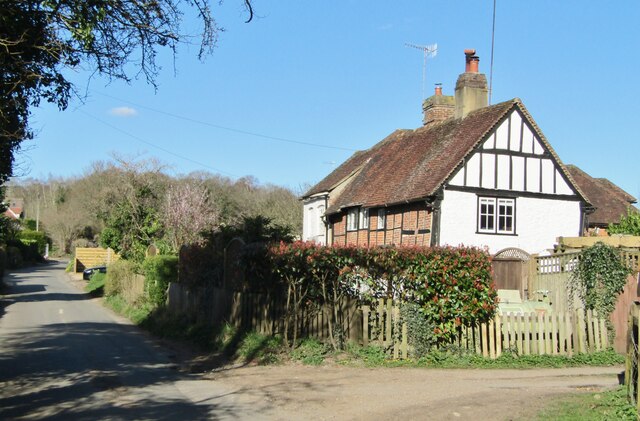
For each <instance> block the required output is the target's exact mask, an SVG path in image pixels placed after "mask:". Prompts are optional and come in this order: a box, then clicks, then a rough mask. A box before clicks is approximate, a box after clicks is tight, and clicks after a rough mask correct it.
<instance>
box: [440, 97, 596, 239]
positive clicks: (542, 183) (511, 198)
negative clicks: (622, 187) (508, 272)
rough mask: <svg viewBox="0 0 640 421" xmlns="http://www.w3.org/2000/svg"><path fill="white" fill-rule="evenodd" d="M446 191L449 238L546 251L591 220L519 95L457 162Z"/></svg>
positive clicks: (444, 226)
mask: <svg viewBox="0 0 640 421" xmlns="http://www.w3.org/2000/svg"><path fill="white" fill-rule="evenodd" d="M443 198H444V200H443V202H442V203H443V204H442V218H441V221H440V223H441V225H440V241H441V242H442V243H443V244H460V243H464V244H484V245H486V246H488V247H489V248H490V250H492V251H497V250H500V249H503V248H506V247H518V248H521V249H525V250H529V251H540V250H543V249H544V248H548V247H550V245H551V244H553V242H554V241H555V238H556V237H558V236H561V235H572V236H576V235H580V233H581V230H582V224H583V223H584V220H583V214H584V211H585V209H584V207H585V203H586V201H585V199H584V197H583V195H582V194H581V192H580V191H579V190H578V189H577V188H576V187H575V186H574V184H573V182H572V180H571V179H570V176H569V175H568V173H567V171H566V169H564V167H563V165H562V163H561V162H560V160H559V159H558V157H557V155H556V154H555V152H554V151H553V149H552V148H551V146H550V145H549V143H548V142H547V141H546V139H545V138H544V136H543V135H542V134H541V133H540V131H539V130H538V128H537V126H536V125H535V123H533V121H532V118H531V117H530V115H529V113H528V112H527V111H526V109H525V108H524V106H523V105H522V104H521V103H520V102H519V101H515V102H514V107H513V109H512V110H510V111H509V112H508V113H507V114H506V115H505V116H504V117H503V118H502V119H501V120H500V121H499V122H498V123H497V125H496V126H495V127H494V128H493V129H492V130H491V131H489V132H488V133H487V134H486V135H485V136H484V137H483V138H482V139H480V140H479V142H478V145H477V146H476V147H474V148H473V149H472V150H471V151H470V153H469V155H468V156H467V157H465V158H464V159H463V160H462V162H461V163H459V164H458V168H457V169H456V170H455V171H454V173H453V174H452V176H451V177H450V179H449V180H448V181H446V182H445V183H444V189H443ZM471 210H473V212H471Z"/></svg>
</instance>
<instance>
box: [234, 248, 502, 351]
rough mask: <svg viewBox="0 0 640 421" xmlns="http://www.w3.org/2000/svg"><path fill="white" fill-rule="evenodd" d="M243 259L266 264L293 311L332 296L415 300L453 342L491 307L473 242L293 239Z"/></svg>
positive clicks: (486, 262)
mask: <svg viewBox="0 0 640 421" xmlns="http://www.w3.org/2000/svg"><path fill="white" fill-rule="evenodd" d="M247 258H248V259H250V260H251V261H250V262H246V263H245V267H250V268H257V269H258V270H257V272H260V271H262V270H264V266H265V265H267V266H270V268H271V270H272V271H273V272H274V273H275V274H276V275H277V277H278V278H279V280H280V282H281V283H282V284H283V285H284V286H285V288H287V290H288V291H289V296H290V297H293V299H294V303H295V305H296V307H295V308H292V309H291V311H293V312H296V313H300V312H304V310H305V309H304V308H303V307H307V306H314V305H326V304H329V305H333V306H336V305H337V304H338V303H336V302H335V301H336V297H338V298H339V297H344V296H350V297H354V298H358V299H360V300H361V301H365V302H366V301H372V300H374V299H375V298H379V297H393V298H394V299H395V300H397V301H399V302H410V303H416V304H417V305H418V306H419V310H420V312H421V313H422V314H423V315H424V316H425V318H426V319H427V320H428V321H430V322H431V323H433V334H434V336H435V338H436V339H437V340H438V341H439V342H443V341H444V342H447V341H453V340H454V339H455V337H456V335H457V333H459V331H460V328H461V326H463V325H474V324H477V323H483V322H486V321H488V320H490V319H491V318H492V317H493V315H494V313H495V309H496V305H497V293H496V290H495V286H494V284H493V279H492V276H491V258H490V256H489V254H488V253H487V252H486V251H484V250H481V249H479V248H475V247H429V248H425V247H374V248H357V247H323V246H319V245H316V244H314V243H305V242H296V243H291V244H285V243H281V244H279V245H276V246H273V247H271V248H269V249H267V250H265V253H262V254H260V253H253V254H250V255H247ZM248 278H249V279H259V278H257V277H256V278H254V277H253V276H248ZM300 314H301V313H300Z"/></svg>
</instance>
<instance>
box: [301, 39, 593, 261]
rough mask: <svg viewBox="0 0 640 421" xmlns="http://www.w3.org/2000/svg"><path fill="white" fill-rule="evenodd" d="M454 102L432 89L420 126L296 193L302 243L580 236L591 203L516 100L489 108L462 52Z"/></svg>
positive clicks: (492, 241) (519, 242)
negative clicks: (301, 193) (462, 64)
mask: <svg viewBox="0 0 640 421" xmlns="http://www.w3.org/2000/svg"><path fill="white" fill-rule="evenodd" d="M465 58H466V60H465V62H466V67H465V72H464V73H463V74H461V75H460V76H459V77H458V80H457V83H456V88H455V96H445V95H443V94H442V88H441V87H440V86H438V87H436V91H435V94H434V96H432V97H430V98H429V99H427V100H426V101H425V103H424V106H423V108H424V126H423V127H420V128H418V129H415V130H396V131H395V132H393V133H391V134H390V135H389V136H388V137H387V138H385V139H383V140H382V141H381V142H379V143H378V144H376V145H374V146H373V147H372V148H370V149H368V150H365V151H361V152H356V153H355V154H354V155H353V156H352V157H351V158H349V159H348V160H347V161H346V162H344V163H343V164H342V165H340V166H339V167H338V168H337V169H336V170H335V171H333V172H332V173H331V174H329V175H328V176H327V177H325V178H324V179H323V180H322V181H320V182H319V183H318V184H316V185H315V186H314V187H312V188H311V189H310V190H309V191H308V192H307V193H306V194H305V195H304V196H303V197H302V200H303V207H304V221H303V239H305V240H311V241H316V242H319V243H321V244H335V245H347V244H356V245H361V246H374V245H390V244H395V245H405V244H406V245H422V246H433V245H459V244H465V245H475V246H480V247H487V248H488V249H489V250H490V252H492V253H495V252H497V251H498V250H501V249H504V248H507V247H517V248H520V249H523V250H526V251H528V252H538V251H540V250H543V249H546V248H548V247H550V246H551V245H552V244H553V243H554V241H555V239H556V237H558V236H578V235H580V234H581V233H582V232H583V229H584V224H585V216H586V213H587V212H589V211H590V210H591V205H590V203H589V202H588V200H587V199H586V196H585V195H584V194H583V193H582V191H581V190H580V188H579V187H578V185H577V184H576V183H575V182H574V181H573V179H572V177H571V175H570V173H569V172H568V171H567V169H566V168H565V166H564V165H563V164H562V162H561V161H560V158H559V157H558V155H557V154H556V153H555V151H554V150H553V148H552V147H551V145H550V144H549V142H548V141H547V139H546V138H545V136H544V135H543V133H542V131H541V130H540V128H539V127H538V125H537V124H536V122H535V121H534V119H533V117H531V115H530V114H529V112H528V111H527V109H526V108H525V106H524V104H522V102H521V101H520V99H518V98H515V99H512V100H509V101H505V102H502V103H499V104H495V105H488V99H487V92H488V89H487V79H486V76H485V75H484V74H482V73H479V72H478V63H479V58H478V57H477V56H476V55H475V51H474V50H466V51H465Z"/></svg>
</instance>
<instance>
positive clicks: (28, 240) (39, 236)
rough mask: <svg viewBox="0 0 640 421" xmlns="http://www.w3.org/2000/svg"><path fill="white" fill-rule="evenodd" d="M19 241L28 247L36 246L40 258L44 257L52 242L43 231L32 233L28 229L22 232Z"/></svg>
mask: <svg viewBox="0 0 640 421" xmlns="http://www.w3.org/2000/svg"><path fill="white" fill-rule="evenodd" d="M18 239H19V240H20V241H21V242H22V243H24V244H26V245H31V244H35V247H36V250H37V251H38V255H39V256H44V253H45V251H46V247H47V243H49V242H50V241H49V239H48V238H47V236H46V235H45V233H44V232H43V231H32V230H28V229H25V230H22V231H20V233H19V234H18Z"/></svg>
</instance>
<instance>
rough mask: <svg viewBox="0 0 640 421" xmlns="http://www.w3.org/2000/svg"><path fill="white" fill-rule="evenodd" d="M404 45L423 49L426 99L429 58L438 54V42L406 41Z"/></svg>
mask: <svg viewBox="0 0 640 421" xmlns="http://www.w3.org/2000/svg"><path fill="white" fill-rule="evenodd" d="M404 45H405V46H407V47H411V48H415V49H417V50H420V51H422V54H423V57H424V59H423V63H422V100H423V101H424V100H425V99H426V97H425V90H424V89H425V84H426V82H427V58H429V57H435V56H436V54H437V53H438V44H431V45H416V44H409V43H405V44H404Z"/></svg>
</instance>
